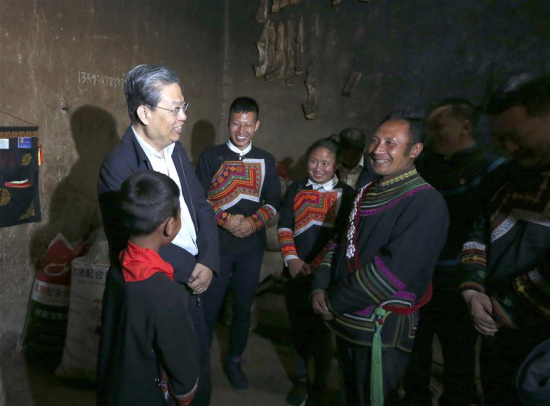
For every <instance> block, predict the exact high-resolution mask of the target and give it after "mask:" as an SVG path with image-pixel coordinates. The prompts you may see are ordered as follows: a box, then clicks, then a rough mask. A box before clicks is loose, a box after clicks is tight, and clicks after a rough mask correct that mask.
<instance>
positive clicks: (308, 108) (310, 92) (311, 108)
mask: <svg viewBox="0 0 550 406" xmlns="http://www.w3.org/2000/svg"><path fill="white" fill-rule="evenodd" d="M304 84H305V85H306V90H307V100H306V102H305V103H304V104H302V108H303V110H304V115H305V116H306V118H307V119H308V120H315V119H316V118H317V74H316V72H315V66H314V65H313V63H312V64H311V65H309V67H308V68H307V76H306V80H304Z"/></svg>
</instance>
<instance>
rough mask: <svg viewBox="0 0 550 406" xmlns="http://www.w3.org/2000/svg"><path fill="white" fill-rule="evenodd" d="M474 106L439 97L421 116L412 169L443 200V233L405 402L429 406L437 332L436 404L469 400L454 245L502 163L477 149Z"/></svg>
mask: <svg viewBox="0 0 550 406" xmlns="http://www.w3.org/2000/svg"><path fill="white" fill-rule="evenodd" d="M478 116H479V114H478V112H477V109H476V107H475V106H474V105H473V104H472V103H470V102H469V101H467V100H464V99H456V98H452V99H445V100H443V101H441V102H440V103H438V104H437V105H436V106H435V107H434V108H433V109H432V111H431V112H430V115H429V118H428V134H427V145H426V147H427V148H426V149H427V151H425V152H424V154H422V155H421V156H420V158H419V159H418V161H417V164H416V167H417V169H418V172H419V173H420V174H421V175H422V177H423V178H424V179H425V180H426V182H428V183H429V184H430V185H432V186H433V187H435V188H436V189H437V190H438V191H439V192H440V193H441V195H442V196H443V198H444V199H445V203H447V209H448V210H449V220H450V223H449V230H448V232H447V241H446V242H445V246H444V247H443V251H441V254H440V255H439V259H438V260H437V264H436V267H435V271H434V276H433V278H432V283H433V295H432V300H430V302H429V303H428V304H427V305H426V306H424V307H423V308H422V309H420V322H419V325H418V330H417V333H416V338H415V341H414V349H413V352H412V353H411V359H410V364H409V367H408V368H407V372H406V374H405V380H404V387H405V392H406V396H405V404H407V405H411V406H412V405H430V404H431V402H432V397H433V394H432V392H431V391H430V377H431V369H432V357H433V351H432V343H433V338H434V335H437V338H438V339H439V342H440V345H441V351H442V354H443V379H442V380H443V393H442V394H441V396H440V397H439V398H438V403H439V405H441V406H443V405H446V406H449V405H457V406H464V405H470V404H471V403H477V393H476V392H477V391H476V385H475V361H476V351H475V344H476V341H477V337H478V335H477V333H476V331H475V330H474V328H473V326H472V325H471V323H470V318H469V317H468V309H467V308H466V304H465V303H464V300H462V297H461V295H460V292H459V291H458V290H457V288H458V285H459V283H460V281H461V277H462V274H461V272H460V260H461V255H460V254H461V250H462V244H463V243H464V241H466V238H467V236H468V233H469V232H470V230H471V228H472V226H473V224H474V222H475V220H476V219H477V216H478V215H479V213H480V212H481V209H482V208H483V206H484V204H486V202H487V201H488V200H489V198H490V197H491V195H492V193H491V191H492V192H493V193H494V192H495V187H496V185H498V184H499V181H498V179H499V177H502V176H501V175H500V172H503V171H499V170H496V169H497V168H501V164H503V163H504V162H505V159H504V158H501V157H498V156H495V155H493V154H490V153H488V152H485V151H483V149H482V148H481V147H480V146H479V145H478V144H477V143H476V141H475V138H474V136H475V127H476V123H477V120H478Z"/></svg>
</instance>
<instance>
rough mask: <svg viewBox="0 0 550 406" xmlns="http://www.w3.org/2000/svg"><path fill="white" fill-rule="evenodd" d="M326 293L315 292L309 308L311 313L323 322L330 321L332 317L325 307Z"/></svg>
mask: <svg viewBox="0 0 550 406" xmlns="http://www.w3.org/2000/svg"><path fill="white" fill-rule="evenodd" d="M325 295H326V292H315V293H314V294H313V297H312V298H311V306H312V307H313V311H314V312H315V313H317V314H318V315H319V316H321V318H322V319H323V320H327V321H328V320H332V319H333V318H334V316H333V315H332V313H331V312H330V310H329V309H328V306H327V300H326V298H325Z"/></svg>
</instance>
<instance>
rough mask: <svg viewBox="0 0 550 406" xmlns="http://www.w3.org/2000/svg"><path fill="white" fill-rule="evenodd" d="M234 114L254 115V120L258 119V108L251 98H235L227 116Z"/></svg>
mask: <svg viewBox="0 0 550 406" xmlns="http://www.w3.org/2000/svg"><path fill="white" fill-rule="evenodd" d="M236 113H254V114H256V120H258V119H259V118H260V107H259V106H258V103H256V100H254V99H252V98H251V97H237V98H236V99H235V100H233V103H231V107H229V116H230V117H231V114H236Z"/></svg>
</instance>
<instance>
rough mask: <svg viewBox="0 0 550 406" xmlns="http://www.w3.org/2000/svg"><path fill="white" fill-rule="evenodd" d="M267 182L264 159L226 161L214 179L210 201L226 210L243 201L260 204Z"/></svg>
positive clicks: (209, 192) (208, 194)
mask: <svg viewBox="0 0 550 406" xmlns="http://www.w3.org/2000/svg"><path fill="white" fill-rule="evenodd" d="M264 180H265V161H264V160H263V159H244V160H243V161H225V162H223V164H222V165H221V166H220V169H218V171H217V172H216V174H215V175H214V176H213V177H212V180H211V182H210V188H209V190H208V193H207V197H208V200H209V201H210V202H212V203H213V204H215V205H217V206H219V207H221V208H222V209H224V210H226V209H228V208H230V207H233V206H235V205H236V204H237V203H239V202H240V201H241V200H243V199H244V200H249V201H252V202H260V193H261V191H262V187H263V184H264Z"/></svg>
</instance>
